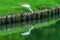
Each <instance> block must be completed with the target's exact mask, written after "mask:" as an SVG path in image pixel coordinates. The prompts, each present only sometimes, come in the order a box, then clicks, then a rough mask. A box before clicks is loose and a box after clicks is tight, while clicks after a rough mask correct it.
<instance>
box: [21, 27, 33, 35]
mask: <svg viewBox="0 0 60 40" xmlns="http://www.w3.org/2000/svg"><path fill="white" fill-rule="evenodd" d="M32 29H33V26H32V27H31V28H30V29H29V31H27V32H24V33H22V34H21V35H30V32H31V30H32Z"/></svg>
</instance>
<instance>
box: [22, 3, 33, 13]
mask: <svg viewBox="0 0 60 40" xmlns="http://www.w3.org/2000/svg"><path fill="white" fill-rule="evenodd" d="M22 6H23V7H25V8H27V9H29V10H30V11H31V12H32V13H33V10H32V9H31V7H30V5H28V4H24V5H22Z"/></svg>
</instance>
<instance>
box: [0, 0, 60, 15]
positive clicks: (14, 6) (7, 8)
mask: <svg viewBox="0 0 60 40" xmlns="http://www.w3.org/2000/svg"><path fill="white" fill-rule="evenodd" d="M59 2H60V1H59V0H9V1H8V0H5V1H4V0H0V16H5V15H8V14H18V13H24V12H29V11H28V10H27V9H25V8H23V7H22V6H21V5H22V4H29V5H31V8H32V9H33V11H34V12H37V11H40V10H42V9H45V8H52V7H57V6H59V5H60V3H59Z"/></svg>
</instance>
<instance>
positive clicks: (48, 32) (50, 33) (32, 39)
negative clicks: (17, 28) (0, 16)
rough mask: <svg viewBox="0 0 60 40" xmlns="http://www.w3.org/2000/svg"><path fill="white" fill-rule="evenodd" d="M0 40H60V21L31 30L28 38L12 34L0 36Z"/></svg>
mask: <svg viewBox="0 0 60 40" xmlns="http://www.w3.org/2000/svg"><path fill="white" fill-rule="evenodd" d="M0 40H60V21H58V22H56V23H55V24H53V25H50V26H44V27H41V28H37V29H33V30H32V31H31V34H30V35H28V36H22V35H21V33H20V32H19V33H13V34H8V35H5V36H0Z"/></svg>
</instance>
